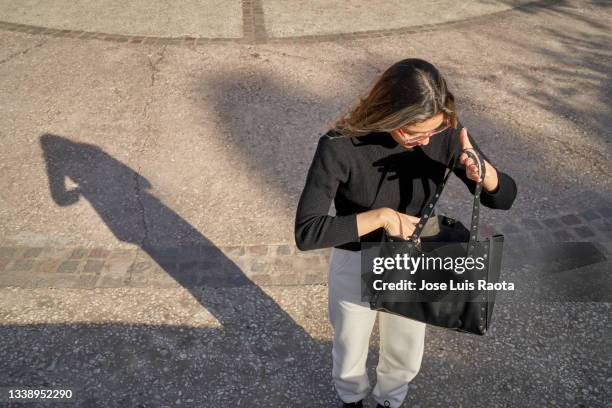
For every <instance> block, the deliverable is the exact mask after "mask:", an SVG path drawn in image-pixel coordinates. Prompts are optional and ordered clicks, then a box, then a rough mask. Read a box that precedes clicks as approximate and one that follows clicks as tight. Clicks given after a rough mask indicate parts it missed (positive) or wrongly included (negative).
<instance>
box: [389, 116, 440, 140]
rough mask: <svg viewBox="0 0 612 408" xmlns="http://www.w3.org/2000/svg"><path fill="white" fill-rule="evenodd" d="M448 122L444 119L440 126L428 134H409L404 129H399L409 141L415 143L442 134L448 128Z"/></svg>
mask: <svg viewBox="0 0 612 408" xmlns="http://www.w3.org/2000/svg"><path fill="white" fill-rule="evenodd" d="M450 127H451V125H450V120H449V119H445V120H444V122H442V124H441V125H440V126H438V127H437V128H436V129H433V130H430V131H429V132H419V133H411V132H409V131H408V130H406V129H404V128H400V129H401V130H402V131H403V132H405V133H406V134H407V135H409V136H410V139H409V140H410V141H417V140H421V139H426V138H428V137H431V136H433V135H436V134H438V133H442V132H444V131H445V130H446V129H448V128H450Z"/></svg>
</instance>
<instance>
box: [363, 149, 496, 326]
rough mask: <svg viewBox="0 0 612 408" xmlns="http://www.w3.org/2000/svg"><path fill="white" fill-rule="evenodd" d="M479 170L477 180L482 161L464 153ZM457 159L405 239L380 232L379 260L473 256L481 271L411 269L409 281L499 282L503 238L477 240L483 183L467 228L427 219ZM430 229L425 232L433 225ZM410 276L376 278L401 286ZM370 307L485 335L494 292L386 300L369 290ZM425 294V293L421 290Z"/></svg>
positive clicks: (389, 273) (394, 273) (395, 273)
mask: <svg viewBox="0 0 612 408" xmlns="http://www.w3.org/2000/svg"><path fill="white" fill-rule="evenodd" d="M464 152H465V153H466V154H467V155H468V156H469V157H471V158H472V159H473V160H474V161H475V162H476V163H478V165H479V168H480V174H481V180H484V177H485V167H484V163H483V162H482V161H481V160H480V158H479V157H478V156H477V155H476V154H475V153H474V152H472V151H471V150H464ZM457 159H458V156H455V157H454V159H453V161H452V165H451V166H450V168H449V169H448V171H447V173H446V175H445V176H444V179H443V181H442V183H441V184H440V185H438V187H437V189H436V192H435V193H434V195H433V196H432V198H431V199H430V201H429V202H428V203H427V204H426V206H425V210H424V212H423V214H422V216H421V222H420V223H419V224H417V226H416V227H415V230H414V233H413V235H412V236H411V238H410V239H409V240H400V239H398V238H394V237H390V236H388V235H387V234H386V233H384V234H383V240H382V242H381V245H380V246H379V249H378V256H380V257H395V256H396V254H408V256H410V257H419V256H427V257H443V258H448V257H450V258H453V259H456V258H458V257H464V258H467V257H473V258H479V259H480V260H481V262H482V261H483V262H482V264H483V265H484V267H483V268H482V269H481V270H476V269H474V270H470V271H464V272H463V273H462V274H457V273H456V272H455V271H453V270H447V269H439V270H433V271H432V270H427V271H424V270H417V271H412V276H411V277H410V279H412V280H415V278H416V280H420V279H423V280H425V281H427V282H428V283H436V282H438V283H439V282H449V281H450V280H453V281H455V282H456V283H457V284H459V283H460V281H465V280H466V279H467V280H469V281H472V282H475V281H477V280H479V279H482V280H485V281H486V282H490V283H497V282H499V276H500V270H501V257H502V249H503V242H504V236H503V235H501V234H497V235H494V236H492V237H490V238H486V239H484V240H479V239H478V226H479V221H480V220H479V209H480V193H481V191H482V182H480V183H477V186H476V189H475V191H474V200H473V201H474V202H473V208H472V217H471V225H470V228H469V229H468V228H466V227H465V226H464V225H463V224H462V223H461V222H460V221H458V220H455V219H453V218H450V217H447V216H444V215H434V216H432V213H433V210H434V207H435V205H436V203H437V201H438V199H439V198H440V195H441V193H442V190H443V189H444V185H445V184H446V182H447V180H448V176H449V175H450V173H451V172H452V169H453V168H454V166H455V163H456V160H457ZM432 226H433V228H430V227H432ZM424 229H426V230H427V229H428V230H433V231H435V233H434V234H433V235H429V236H425V234H423V230H424ZM407 274H410V272H409V271H405V270H399V269H395V270H392V271H391V270H386V271H384V272H383V273H382V275H380V276H376V278H378V279H380V280H382V282H386V283H388V282H401V281H402V279H404V278H407V277H408V275H407ZM365 276H367V278H364V283H365V284H366V285H371V284H372V281H373V279H374V278H375V276H374V274H373V273H369V274H367V275H365ZM369 288H370V289H369V292H368V293H369V302H370V308H371V309H373V310H378V311H381V312H385V313H393V314H396V315H400V316H404V317H406V318H410V319H414V320H418V321H421V322H424V323H427V324H431V325H434V326H438V327H443V328H447V329H451V330H455V331H458V332H465V333H473V334H478V335H484V334H485V333H486V332H487V330H489V328H490V327H491V319H492V314H493V306H494V303H495V292H494V291H492V290H480V291H479V290H472V291H466V290H461V291H450V290H447V291H431V292H427V293H429V295H428V296H427V301H413V300H410V301H403V300H401V299H397V296H395V297H394V298H393V300H389V296H386V295H385V293H384V292H383V291H382V290H373V289H372V286H369ZM421 293H424V292H421Z"/></svg>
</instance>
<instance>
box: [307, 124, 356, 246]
mask: <svg viewBox="0 0 612 408" xmlns="http://www.w3.org/2000/svg"><path fill="white" fill-rule="evenodd" d="M339 145H340V141H337V140H334V139H333V138H330V137H329V136H327V135H323V136H322V137H321V138H320V139H319V143H318V145H317V149H316V152H315V154H314V157H313V159H312V163H311V165H310V169H309V170H308V175H307V176H306V184H305V186H304V190H303V191H302V195H301V196H300V201H299V203H298V206H297V211H296V216H295V243H296V245H297V247H298V248H299V249H300V250H301V251H307V250H311V249H319V248H327V247H332V246H337V245H342V244H345V243H347V242H354V241H359V236H358V233H357V214H351V215H343V216H331V215H329V209H330V206H331V203H332V201H333V199H334V196H335V195H336V190H337V189H338V185H339V184H340V183H341V182H343V181H346V180H347V179H348V176H349V166H348V165H347V164H346V163H345V160H346V155H342V154H339V153H338V152H339V149H338V147H339ZM341 159H345V160H341Z"/></svg>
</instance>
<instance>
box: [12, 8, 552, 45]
mask: <svg viewBox="0 0 612 408" xmlns="http://www.w3.org/2000/svg"><path fill="white" fill-rule="evenodd" d="M555 4H556V2H555V1H554V0H539V1H533V2H529V3H525V4H520V5H518V6H516V7H514V8H512V9H507V10H501V11H498V12H495V13H490V14H486V15H482V16H474V17H469V18H466V19H463V20H460V21H449V22H444V23H437V24H423V25H419V26H410V27H403V28H396V29H388V30H368V31H359V32H352V33H337V34H315V35H303V36H292V37H277V38H273V37H269V36H268V35H267V32H266V27H265V21H264V12H263V7H262V2H261V0H243V1H242V13H243V16H242V21H243V32H244V36H243V37H242V38H207V37H156V36H141V35H124V34H110V33H101V32H95V31H82V30H62V29H55V28H47V27H38V26H32V25H28V24H17V23H10V22H5V21H0V30H4V31H14V32H22V33H28V34H36V35H48V36H52V37H68V38H79V39H97V40H104V41H114V42H124V43H132V44H160V45H189V46H196V45H202V44H206V43H212V42H214V43H219V42H221V43H248V44H253V43H312V42H325V41H343V40H360V39H368V38H382V37H393V36H399V35H406V34H413V33H417V32H423V31H432V30H441V29H451V28H462V27H470V26H473V25H475V24H484V23H490V22H491V21H492V20H493V19H499V18H504V17H507V16H510V15H514V14H516V13H523V12H526V11H532V10H536V9H539V8H547V7H551V6H554V5H555Z"/></svg>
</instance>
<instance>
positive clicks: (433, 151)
mask: <svg viewBox="0 0 612 408" xmlns="http://www.w3.org/2000/svg"><path fill="white" fill-rule="evenodd" d="M466 149H473V150H475V151H476V152H477V154H479V155H480V157H481V158H482V159H484V162H485V166H486V169H485V170H486V171H485V179H484V180H482V186H483V191H482V193H481V195H480V202H481V203H482V204H483V205H485V206H487V207H489V208H496V209H503V210H507V209H509V208H510V207H511V206H512V203H513V201H514V198H515V196H516V184H515V182H514V180H513V179H512V178H511V177H510V176H509V175H507V174H505V173H503V172H501V171H500V170H499V169H497V168H496V167H494V166H493V165H492V164H491V163H490V161H489V159H488V158H487V157H486V156H485V155H484V153H483V152H482V151H481V150H480V149H479V148H478V146H477V145H476V143H475V141H474V139H473V138H471V137H470V136H468V133H467V130H466V129H465V128H463V127H462V125H461V123H460V122H459V120H458V118H457V111H456V109H455V102H454V97H453V94H452V93H451V92H450V91H449V89H448V87H447V84H446V81H445V80H444V78H443V77H442V75H441V74H440V72H439V71H438V70H437V69H436V68H435V67H434V66H433V65H432V64H430V63H429V62H427V61H424V60H422V59H412V58H411V59H405V60H402V61H399V62H397V63H396V64H394V65H392V66H391V67H389V68H388V69H387V70H386V71H385V72H384V73H383V74H382V75H381V77H380V78H379V79H378V80H377V82H376V83H375V84H374V86H373V87H372V89H371V90H370V92H369V94H368V95H367V96H366V97H365V98H360V101H359V103H358V104H357V106H355V107H354V108H353V109H351V110H350V111H349V113H348V114H346V115H343V116H342V117H341V118H340V119H339V120H337V121H336V122H335V123H334V124H333V126H332V127H331V128H330V130H329V131H328V132H327V133H326V134H325V135H323V136H322V137H321V138H320V139H319V142H318V145H317V149H316V152H315V155H314V158H313V160H312V164H311V166H310V169H309V171H308V175H307V178H306V184H305V186H304V190H303V192H302V195H301V197H300V201H299V204H298V207H297V213H296V219H295V241H296V244H297V247H298V248H299V249H300V250H302V251H306V250H311V249H317V248H326V247H333V248H332V252H331V256H330V266H329V276H328V290H329V303H328V311H329V318H330V322H331V325H332V327H333V330H334V339H333V349H332V357H333V370H332V378H333V382H334V386H335V389H336V391H337V393H338V396H339V397H340V399H341V400H342V401H343V404H344V405H343V406H345V407H361V406H362V400H363V399H364V397H365V396H366V395H367V394H368V393H369V391H370V384H369V381H368V376H367V374H366V367H365V362H366V358H367V354H368V348H369V338H370V333H371V331H372V327H373V325H374V322H375V320H376V317H377V315H378V312H377V311H374V310H370V307H369V304H368V303H365V302H362V301H361V286H360V285H361V275H360V262H361V258H360V257H361V255H360V242H364V241H368V242H380V240H381V238H382V233H383V232H384V231H386V233H387V234H389V235H391V236H394V237H400V238H403V239H408V238H409V237H410V235H411V234H412V233H413V231H414V227H415V224H417V223H418V221H419V217H420V215H421V213H422V211H423V207H424V205H425V203H426V202H427V201H428V199H429V198H430V196H431V195H432V194H434V191H435V189H436V186H437V184H438V183H440V182H441V181H442V178H443V176H444V172H445V170H446V169H447V167H448V166H450V163H451V160H452V158H453V157H455V155H457V154H459V155H460V156H459V160H458V162H457V164H456V166H455V168H454V169H453V172H454V174H455V175H457V176H458V177H459V178H460V179H461V180H462V181H463V183H465V185H466V186H467V188H468V189H469V190H470V192H472V193H474V190H475V188H476V183H477V182H480V181H481V180H480V172H479V169H478V167H477V163H474V162H473V161H472V160H471V159H469V158H468V157H467V155H466V154H465V153H462V151H463V150H466ZM332 200H333V202H334V204H335V208H336V215H333V216H332V215H328V211H329V208H330V204H331V202H332ZM466 205H467V204H466ZM379 316H380V321H379V330H380V353H379V361H378V365H377V368H376V373H377V383H376V386H375V387H374V389H373V391H372V394H373V397H374V399H375V400H376V401H377V402H378V406H379V407H380V406H384V407H398V406H400V405H401V404H402V402H403V400H404V398H405V396H406V393H407V390H408V383H409V382H410V381H411V380H412V379H413V378H414V377H415V376H416V374H417V372H418V371H419V368H420V366H421V360H422V356H423V345H424V336H425V324H424V323H422V322H418V321H416V320H412V319H408V318H405V317H402V316H397V315H392V314H390V313H380V315H379Z"/></svg>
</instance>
